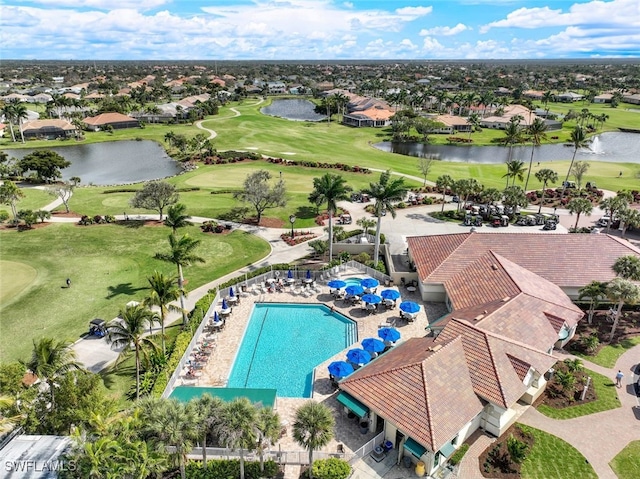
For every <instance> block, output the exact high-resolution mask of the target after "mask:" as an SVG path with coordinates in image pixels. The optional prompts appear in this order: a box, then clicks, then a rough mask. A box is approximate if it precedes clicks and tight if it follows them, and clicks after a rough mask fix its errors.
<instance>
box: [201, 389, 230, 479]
mask: <svg viewBox="0 0 640 479" xmlns="http://www.w3.org/2000/svg"><path fill="white" fill-rule="evenodd" d="M193 402H194V407H195V409H196V411H197V412H198V415H199V416H200V417H199V418H198V421H197V423H198V424H197V425H198V426H199V429H200V431H199V433H200V438H201V441H202V463H203V465H204V466H206V465H207V436H209V434H211V433H214V432H215V431H216V429H217V428H218V426H219V425H220V423H221V420H222V419H221V418H222V412H223V411H224V401H223V400H222V399H220V398H219V397H217V396H216V397H214V396H212V395H211V394H209V393H205V394H203V395H202V396H200V397H199V398H197V399H194V400H193Z"/></svg>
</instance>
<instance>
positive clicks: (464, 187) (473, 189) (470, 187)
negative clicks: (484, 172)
mask: <svg viewBox="0 0 640 479" xmlns="http://www.w3.org/2000/svg"><path fill="white" fill-rule="evenodd" d="M454 189H455V191H456V193H458V195H459V196H460V199H461V201H459V202H458V209H460V208H461V207H462V206H463V205H466V204H467V200H468V199H469V196H471V195H477V194H480V192H481V191H482V185H481V184H480V183H478V180H476V179H475V178H463V179H460V180H458V181H456V182H455V185H454Z"/></svg>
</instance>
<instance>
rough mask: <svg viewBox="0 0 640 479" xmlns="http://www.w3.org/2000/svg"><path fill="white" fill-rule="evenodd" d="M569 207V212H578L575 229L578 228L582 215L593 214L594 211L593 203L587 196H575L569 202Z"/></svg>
mask: <svg viewBox="0 0 640 479" xmlns="http://www.w3.org/2000/svg"><path fill="white" fill-rule="evenodd" d="M567 209H568V210H569V213H571V214H574V213H575V214H576V215H577V216H576V224H575V225H574V226H573V228H574V229H575V230H577V229H578V221H580V215H581V214H583V213H584V214H585V215H587V216H590V215H591V212H592V211H593V205H592V204H591V201H589V200H588V199H586V198H573V199H572V200H571V201H569V203H567Z"/></svg>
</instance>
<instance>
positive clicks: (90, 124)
mask: <svg viewBox="0 0 640 479" xmlns="http://www.w3.org/2000/svg"><path fill="white" fill-rule="evenodd" d="M83 123H84V125H85V128H86V129H87V130H89V131H100V130H104V129H105V128H107V127H111V128H113V129H114V130H121V129H124V128H138V127H140V121H138V120H137V119H135V118H132V117H130V116H127V115H123V114H122V113H115V112H110V113H101V114H100V115H98V116H91V117H89V118H85V119H84V120H83Z"/></svg>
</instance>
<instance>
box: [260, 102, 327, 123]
mask: <svg viewBox="0 0 640 479" xmlns="http://www.w3.org/2000/svg"><path fill="white" fill-rule="evenodd" d="M315 107H316V106H315V105H314V104H313V103H312V102H310V101H309V100H302V99H298V98H281V99H279V100H273V102H272V103H271V105H269V106H265V107H264V108H261V109H260V112H261V113H264V114H265V115H269V116H277V117H279V118H285V119H287V120H296V121H321V120H324V119H326V118H327V117H326V116H325V115H320V114H318V113H316V112H315Z"/></svg>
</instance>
